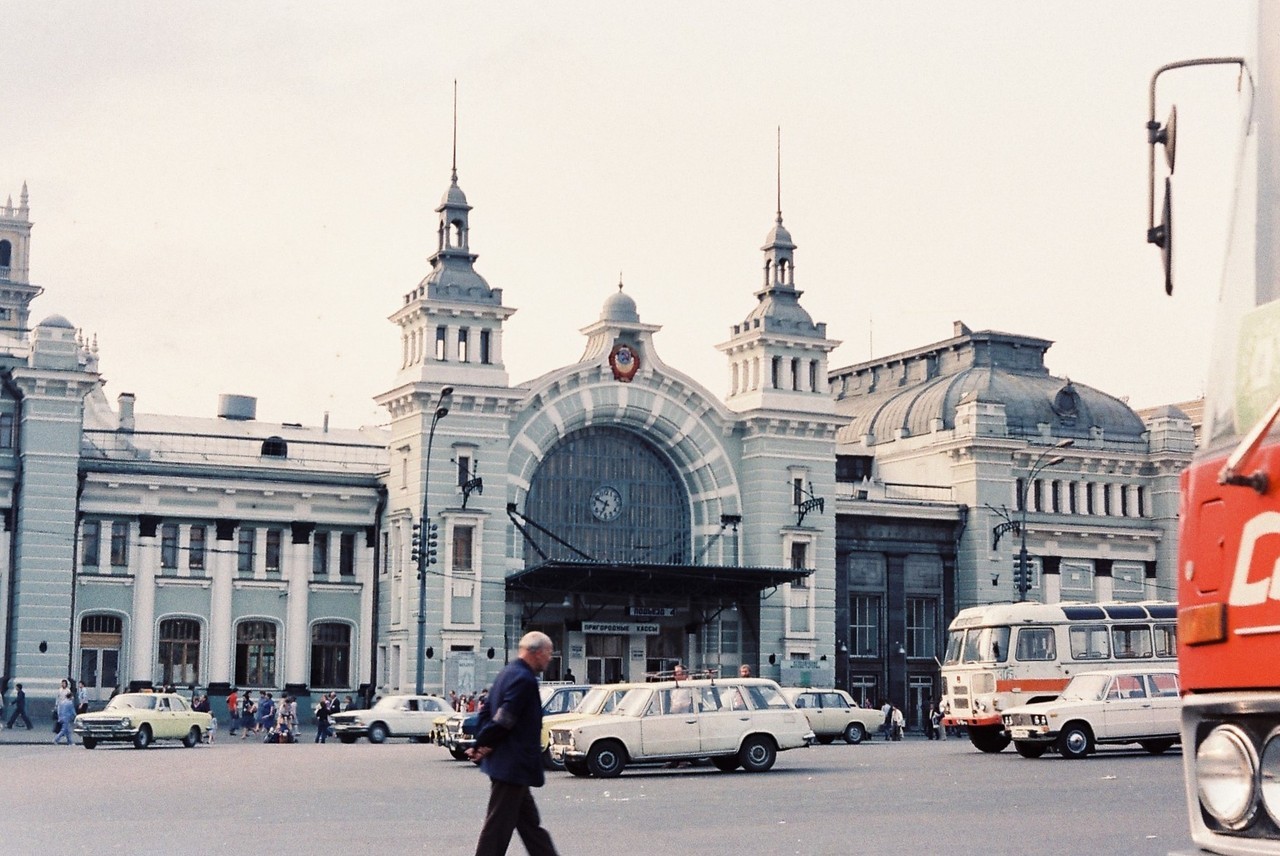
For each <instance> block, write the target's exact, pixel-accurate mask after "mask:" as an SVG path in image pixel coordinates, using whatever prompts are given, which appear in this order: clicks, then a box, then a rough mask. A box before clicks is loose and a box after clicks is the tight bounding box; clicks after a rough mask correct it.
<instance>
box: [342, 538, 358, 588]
mask: <svg viewBox="0 0 1280 856" xmlns="http://www.w3.org/2000/svg"><path fill="white" fill-rule="evenodd" d="M338 573H339V574H341V575H342V576H344V577H354V576H355V575H356V533H354V532H343V533H342V541H341V543H340V544H339V547H338Z"/></svg>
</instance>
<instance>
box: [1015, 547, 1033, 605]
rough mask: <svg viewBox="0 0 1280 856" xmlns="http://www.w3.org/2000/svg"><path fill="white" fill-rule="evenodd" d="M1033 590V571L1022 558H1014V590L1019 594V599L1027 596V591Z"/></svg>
mask: <svg viewBox="0 0 1280 856" xmlns="http://www.w3.org/2000/svg"><path fill="white" fill-rule="evenodd" d="M1029 588H1031V569H1030V567H1028V565H1027V563H1026V562H1024V561H1022V557H1021V556H1014V557H1013V590H1014V591H1016V592H1017V593H1018V596H1019V598H1021V597H1024V596H1026V593H1027V589H1029Z"/></svg>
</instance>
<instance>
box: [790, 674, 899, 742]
mask: <svg viewBox="0 0 1280 856" xmlns="http://www.w3.org/2000/svg"><path fill="white" fill-rule="evenodd" d="M782 694H783V695H784V696H786V697H787V701H789V702H791V703H792V704H793V705H794V706H795V707H796V708H797V709H798V710H803V711H804V715H805V717H806V718H807V719H808V720H809V725H810V727H811V728H813V733H814V734H815V735H816V736H817V740H818V742H819V743H822V744H827V743H831V742H832V741H833V740H835V739H836V738H837V737H842V738H844V742H845V743H854V744H856V743H861V742H862V741H863V740H865V739H866V737H867V735H868V734H873V733H875V731H876V729H878V728H879V727H880V724H881V723H882V722H883V721H884V716H883V715H882V714H881V713H880V711H879V710H872V709H871V708H867V707H858V703H857V702H856V701H854V700H853V697H852V696H850V695H849V694H848V693H847V692H845V691H844V690H836V689H812V688H810V687H783V688H782Z"/></svg>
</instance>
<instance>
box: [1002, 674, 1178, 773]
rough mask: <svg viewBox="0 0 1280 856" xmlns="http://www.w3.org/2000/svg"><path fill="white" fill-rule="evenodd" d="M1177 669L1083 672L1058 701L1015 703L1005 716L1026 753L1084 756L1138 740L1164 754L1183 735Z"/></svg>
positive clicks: (1021, 751) (1012, 735)
mask: <svg viewBox="0 0 1280 856" xmlns="http://www.w3.org/2000/svg"><path fill="white" fill-rule="evenodd" d="M1181 716H1182V699H1181V698H1180V697H1179V695H1178V672H1177V670H1176V669H1131V670H1126V671H1123V672H1115V671H1107V672H1101V671H1095V672H1079V673H1077V674H1076V675H1075V677H1073V678H1072V679H1071V682H1070V683H1068V684H1067V685H1066V687H1065V688H1064V689H1063V690H1062V694H1061V695H1059V696H1058V697H1057V698H1056V699H1054V700H1053V701H1046V702H1040V703H1038V704H1027V705H1022V706H1021V707H1013V708H1010V709H1008V710H1006V711H1005V712H1004V714H1003V715H1002V716H1001V720H1002V722H1003V724H1004V730H1005V734H1006V735H1007V736H1008V737H1009V738H1011V739H1012V740H1013V746H1014V748H1015V749H1017V751H1018V754H1019V755H1021V756H1022V757H1024V758H1039V757H1040V756H1041V755H1043V754H1044V753H1045V752H1047V751H1048V750H1049V749H1056V750H1057V751H1058V753H1059V754H1061V755H1062V756H1063V757H1064V758H1083V757H1085V756H1086V755H1089V754H1090V753H1091V752H1093V751H1094V749H1095V748H1096V747H1097V745H1098V744H1101V743H1137V744H1138V745H1139V746H1141V747H1142V748H1143V749H1146V750H1147V751H1148V752H1150V753H1152V754H1154V755H1158V754H1160V753H1161V752H1164V751H1165V750H1166V749H1168V748H1169V747H1171V746H1173V745H1174V744H1175V743H1178V742H1179V741H1180V740H1181V733H1180V727H1181Z"/></svg>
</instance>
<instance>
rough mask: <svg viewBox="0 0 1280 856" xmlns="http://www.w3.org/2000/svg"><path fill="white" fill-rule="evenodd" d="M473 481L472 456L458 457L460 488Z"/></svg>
mask: <svg viewBox="0 0 1280 856" xmlns="http://www.w3.org/2000/svg"><path fill="white" fill-rule="evenodd" d="M469 481H471V456H470V455H459V456H458V487H462V486H463V485H465V484H466V483H467V482H469Z"/></svg>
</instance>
